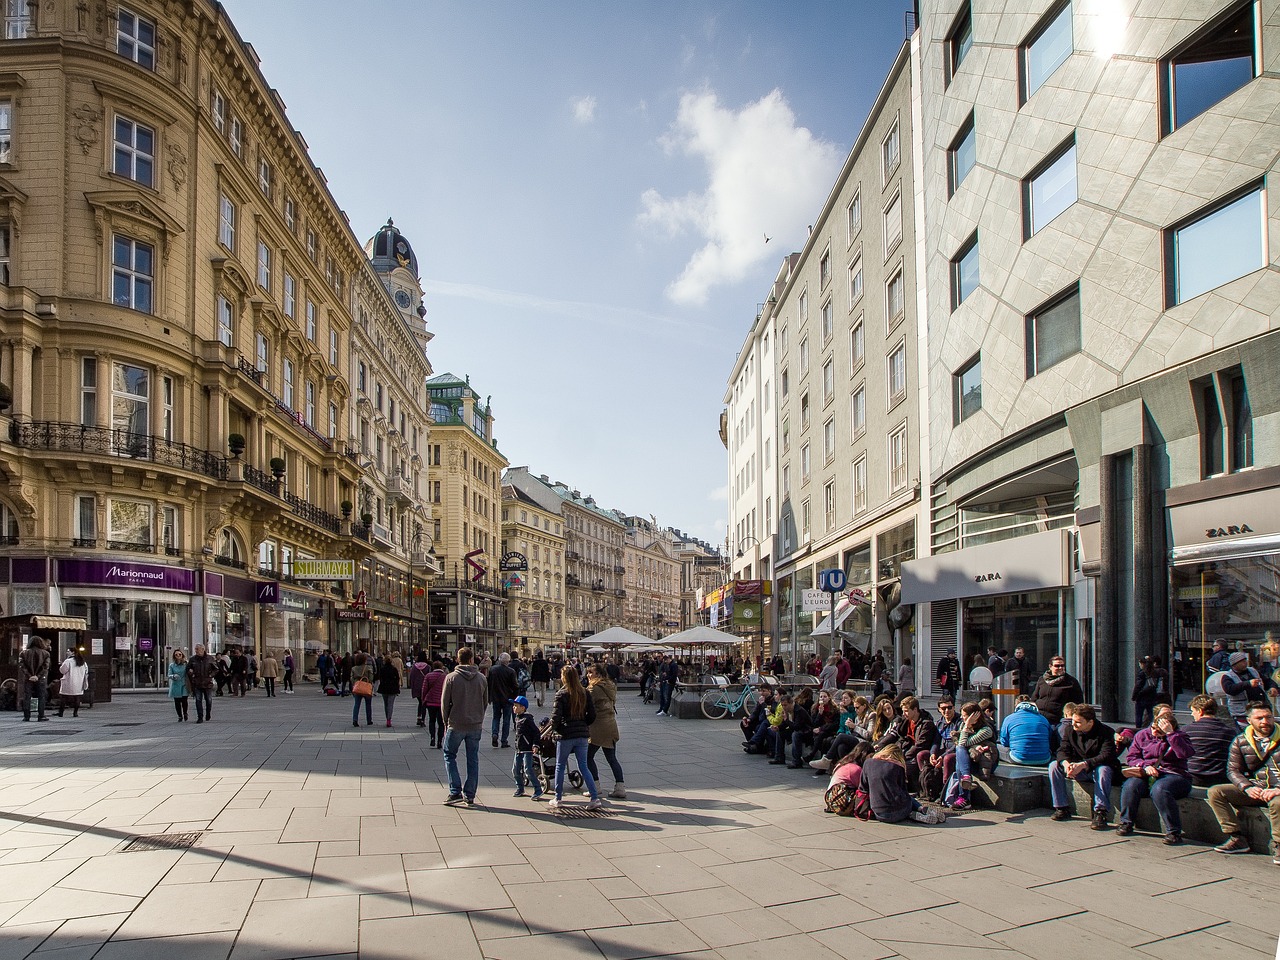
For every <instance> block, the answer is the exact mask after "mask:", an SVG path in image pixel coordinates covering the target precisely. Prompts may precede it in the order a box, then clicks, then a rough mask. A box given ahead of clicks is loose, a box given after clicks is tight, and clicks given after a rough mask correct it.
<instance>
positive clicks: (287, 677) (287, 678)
mask: <svg viewBox="0 0 1280 960" xmlns="http://www.w3.org/2000/svg"><path fill="white" fill-rule="evenodd" d="M284 688H285V690H292V689H293V671H292V670H286V671H285V672H284Z"/></svg>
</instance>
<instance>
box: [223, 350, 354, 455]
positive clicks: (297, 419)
mask: <svg viewBox="0 0 1280 960" xmlns="http://www.w3.org/2000/svg"><path fill="white" fill-rule="evenodd" d="M236 369H237V370H239V371H240V373H242V374H243V375H244V376H245V377H247V378H248V379H250V380H252V381H253V382H254V383H255V384H257V385H258V386H259V387H261V388H262V389H263V390H264V391H265V392H266V393H268V394H269V395H270V396H271V399H272V400H274V401H275V402H276V407H277V408H279V410H280V412H281V413H283V414H284V415H285V416H286V417H288V418H289V419H290V420H292V421H293V422H294V423H296V424H297V425H298V426H299V427H301V428H302V429H303V431H305V432H306V433H308V434H310V435H311V436H312V438H313V439H315V441H316V442H317V443H319V444H320V445H321V446H322V447H324V448H325V449H326V450H332V449H333V441H332V440H330V439H329V438H328V437H326V436H325V435H324V434H322V433H319V432H318V431H316V430H315V429H314V428H313V427H312V426H311V425H310V424H308V423H307V420H306V417H304V416H303V415H302V414H301V413H299V412H298V411H297V410H294V409H293V407H291V406H289V404H287V403H285V402H284V400H282V399H281V398H280V397H278V396H276V395H275V393H273V392H272V390H271V387H270V385H269V384H268V383H267V374H266V371H264V370H259V369H258V368H257V367H255V366H254V365H253V364H252V363H250V362H249V361H248V360H246V359H245V358H244V357H239V358H237V360H236Z"/></svg>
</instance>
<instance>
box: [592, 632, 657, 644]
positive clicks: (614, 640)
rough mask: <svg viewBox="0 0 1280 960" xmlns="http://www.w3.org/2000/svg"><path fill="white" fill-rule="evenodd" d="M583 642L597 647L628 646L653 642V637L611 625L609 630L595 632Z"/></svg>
mask: <svg viewBox="0 0 1280 960" xmlns="http://www.w3.org/2000/svg"><path fill="white" fill-rule="evenodd" d="M583 642H584V643H589V644H591V645H592V646H595V647H626V646H630V645H631V644H635V643H639V644H646V643H653V639H652V638H651V637H646V636H645V635H644V634H643V633H636V632H635V631H634V630H628V629H627V628H626V627H610V628H609V629H608V630H601V631H600V632H599V633H593V634H592V635H591V636H589V637H587V638H586V639H585V640H584V641H583Z"/></svg>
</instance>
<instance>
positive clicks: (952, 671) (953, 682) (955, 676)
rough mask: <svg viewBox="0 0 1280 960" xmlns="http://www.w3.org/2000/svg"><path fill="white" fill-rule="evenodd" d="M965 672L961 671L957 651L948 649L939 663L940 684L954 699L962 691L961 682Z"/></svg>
mask: <svg viewBox="0 0 1280 960" xmlns="http://www.w3.org/2000/svg"><path fill="white" fill-rule="evenodd" d="M962 679H963V674H961V672H960V661H959V660H957V659H956V652H955V651H954V650H948V651H947V655H946V656H945V657H943V658H942V660H941V661H940V662H939V663H938V686H939V687H941V688H942V691H943V692H944V693H945V694H946V695H947V696H949V697H950V698H951V699H952V700H953V701H954V700H955V698H956V694H957V693H959V692H960V683H961V681H962Z"/></svg>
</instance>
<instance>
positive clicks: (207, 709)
mask: <svg viewBox="0 0 1280 960" xmlns="http://www.w3.org/2000/svg"><path fill="white" fill-rule="evenodd" d="M191 692H192V694H194V696H195V698H196V723H204V722H205V721H206V720H212V719H213V691H212V690H210V689H209V688H208V687H205V688H204V689H203V690H201V689H200V688H198V687H197V688H196V689H195V690H193V691H191Z"/></svg>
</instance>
